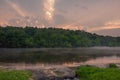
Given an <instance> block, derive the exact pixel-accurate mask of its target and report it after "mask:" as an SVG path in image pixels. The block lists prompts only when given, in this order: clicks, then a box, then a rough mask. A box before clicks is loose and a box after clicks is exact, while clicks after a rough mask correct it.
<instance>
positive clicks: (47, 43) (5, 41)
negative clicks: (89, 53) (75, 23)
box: [0, 26, 120, 48]
mask: <svg viewBox="0 0 120 80" xmlns="http://www.w3.org/2000/svg"><path fill="white" fill-rule="evenodd" d="M91 46H120V37H110V36H100V35H97V34H91V33H88V32H85V31H81V30H76V31H74V30H64V29H58V28H33V27H25V28H22V27H12V26H7V27H0V47H1V48H27V47H31V48H32V47H36V48H40V47H91Z"/></svg>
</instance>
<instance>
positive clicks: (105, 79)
mask: <svg viewBox="0 0 120 80" xmlns="http://www.w3.org/2000/svg"><path fill="white" fill-rule="evenodd" d="M110 65H111V64H110ZM112 65H113V64H112ZM114 66H115V64H114ZM76 74H77V76H78V77H80V80H120V69H119V68H113V67H109V68H98V67H93V66H81V67H79V68H78V69H77V70H76Z"/></svg>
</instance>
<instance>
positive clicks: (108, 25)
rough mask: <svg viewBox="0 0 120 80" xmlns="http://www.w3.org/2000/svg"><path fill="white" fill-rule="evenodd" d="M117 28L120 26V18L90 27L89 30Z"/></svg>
mask: <svg viewBox="0 0 120 80" xmlns="http://www.w3.org/2000/svg"><path fill="white" fill-rule="evenodd" d="M116 28H120V20H117V21H110V22H107V23H105V25H104V26H100V27H94V28H89V29H87V31H89V32H92V31H100V30H105V29H116Z"/></svg>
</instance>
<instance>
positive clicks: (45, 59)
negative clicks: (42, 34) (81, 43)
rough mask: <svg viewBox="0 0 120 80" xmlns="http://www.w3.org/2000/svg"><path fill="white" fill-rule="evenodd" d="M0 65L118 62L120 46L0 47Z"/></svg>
mask: <svg viewBox="0 0 120 80" xmlns="http://www.w3.org/2000/svg"><path fill="white" fill-rule="evenodd" d="M0 55H1V56H0V62H1V66H3V65H4V66H7V67H9V68H16V69H39V68H41V69H42V68H44V69H48V68H53V67H63V66H64V67H75V66H80V65H85V64H89V65H96V66H104V65H107V64H109V63H116V64H120V57H119V56H120V48H119V47H117V48H108V47H102V48H98V47H92V48H70V49H69V48H64V49H62V48H56V49H55V48H54V49H50V48H49V49H46V48H42V49H35V48H34V49H0Z"/></svg>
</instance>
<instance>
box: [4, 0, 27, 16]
mask: <svg viewBox="0 0 120 80" xmlns="http://www.w3.org/2000/svg"><path fill="white" fill-rule="evenodd" d="M6 2H7V3H8V4H9V5H10V6H11V7H12V8H13V9H14V10H15V11H16V12H17V13H18V14H19V15H20V16H22V17H25V16H26V13H25V11H23V10H22V9H21V7H20V6H18V5H17V4H16V3H14V2H12V1H10V0H6Z"/></svg>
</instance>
